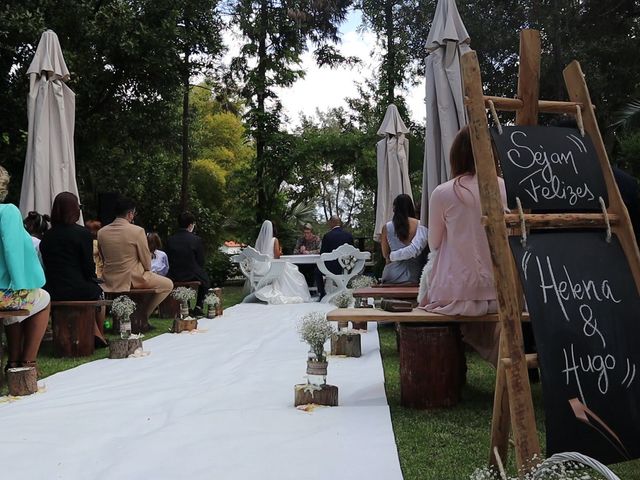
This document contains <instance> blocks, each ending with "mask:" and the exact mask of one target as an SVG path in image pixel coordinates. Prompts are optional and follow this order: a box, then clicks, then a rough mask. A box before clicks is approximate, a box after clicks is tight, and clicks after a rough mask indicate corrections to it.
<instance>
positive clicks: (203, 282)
mask: <svg viewBox="0 0 640 480" xmlns="http://www.w3.org/2000/svg"><path fill="white" fill-rule="evenodd" d="M178 226H179V227H180V229H179V230H178V231H177V232H176V233H174V234H173V235H172V236H170V237H169V239H168V240H167V257H169V273H168V274H167V276H168V277H169V278H170V279H171V280H173V281H174V282H193V281H198V282H200V288H198V299H197V301H196V304H197V305H198V306H199V307H201V308H202V301H203V300H204V295H205V293H206V292H207V290H208V289H209V286H210V282H209V275H207V272H206V271H205V269H204V248H203V246H202V239H201V238H200V237H199V236H197V235H196V234H195V233H193V229H194V227H195V226H196V220H195V217H194V216H193V215H192V214H191V213H189V212H183V213H181V214H180V215H178Z"/></svg>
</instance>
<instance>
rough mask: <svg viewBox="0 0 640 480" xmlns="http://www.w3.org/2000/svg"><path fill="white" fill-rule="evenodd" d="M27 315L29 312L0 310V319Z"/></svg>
mask: <svg viewBox="0 0 640 480" xmlns="http://www.w3.org/2000/svg"><path fill="white" fill-rule="evenodd" d="M25 315H29V310H0V318H7V317H24V316H25Z"/></svg>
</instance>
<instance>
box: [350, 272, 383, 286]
mask: <svg viewBox="0 0 640 480" xmlns="http://www.w3.org/2000/svg"><path fill="white" fill-rule="evenodd" d="M377 284H378V281H377V280H376V279H375V278H373V277H370V276H369V275H356V276H355V277H353V278H352V279H351V281H350V282H349V288H353V289H356V288H369V287H372V286H374V285H377Z"/></svg>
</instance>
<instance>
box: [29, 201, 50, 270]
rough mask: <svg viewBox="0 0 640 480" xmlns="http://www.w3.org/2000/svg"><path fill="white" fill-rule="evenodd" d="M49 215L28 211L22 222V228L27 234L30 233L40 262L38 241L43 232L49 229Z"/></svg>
mask: <svg viewBox="0 0 640 480" xmlns="http://www.w3.org/2000/svg"><path fill="white" fill-rule="evenodd" d="M49 222H50V219H49V215H40V214H39V213H38V212H29V213H28V214H27V218H25V219H24V221H23V222H22V223H23V224H24V228H25V229H26V230H27V232H28V233H29V235H31V241H32V242H33V246H34V248H35V249H36V253H37V254H38V258H40V261H41V262H42V256H41V255H40V241H41V240H42V236H43V235H44V232H46V231H47V230H49Z"/></svg>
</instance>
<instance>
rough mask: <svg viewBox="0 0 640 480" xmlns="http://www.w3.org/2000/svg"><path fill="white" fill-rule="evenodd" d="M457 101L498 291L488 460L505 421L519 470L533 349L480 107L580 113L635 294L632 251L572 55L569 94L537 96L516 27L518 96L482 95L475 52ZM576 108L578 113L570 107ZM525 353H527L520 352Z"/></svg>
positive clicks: (550, 219)
mask: <svg viewBox="0 0 640 480" xmlns="http://www.w3.org/2000/svg"><path fill="white" fill-rule="evenodd" d="M461 64H462V73H463V82H464V90H465V103H466V106H467V113H468V117H469V128H470V133H471V139H472V145H473V152H474V156H475V161H476V171H477V176H478V184H479V187H480V201H481V206H482V215H483V223H484V225H485V229H486V233H487V238H488V241H489V247H490V250H491V258H492V261H493V267H494V276H495V282H496V291H497V298H498V317H499V321H500V323H501V325H502V333H501V338H500V361H499V362H498V366H497V374H496V389H495V397H494V407H493V419H492V428H491V453H490V463H491V464H493V465H495V464H496V463H497V460H496V458H495V455H494V448H495V449H497V451H498V452H499V454H500V457H501V458H502V459H503V460H504V459H506V456H507V453H508V441H509V427H511V429H512V431H513V441H514V444H515V453H516V464H517V466H518V469H519V470H520V471H521V472H523V471H525V470H528V469H529V468H530V467H531V466H532V463H533V461H534V457H535V456H536V455H539V454H540V444H539V441H538V433H537V428H536V424H535V417H534V410H533V401H532V398H531V386H530V384H529V379H528V374H527V362H529V364H535V363H536V362H537V358H536V357H535V356H525V353H524V349H523V341H522V331H521V324H520V323H521V314H522V287H521V284H520V281H519V277H518V273H517V270H516V266H515V263H514V260H513V257H512V254H511V251H510V247H509V242H508V236H509V230H508V229H509V228H518V227H519V226H520V221H521V219H520V217H519V215H518V214H505V213H504V211H503V207H502V203H501V200H500V192H499V189H498V182H497V178H496V161H495V159H494V155H493V151H492V146H491V138H490V134H489V129H488V125H487V114H486V108H487V107H488V106H489V105H490V104H491V103H492V104H493V105H494V106H495V108H496V110H501V111H515V112H516V124H518V125H537V123H538V114H539V113H556V114H560V113H565V114H573V115H578V113H579V114H580V115H578V116H581V118H582V122H583V124H584V130H585V131H586V132H587V133H588V134H589V135H590V137H591V139H592V141H593V143H594V145H595V149H596V152H597V155H598V160H599V162H600V166H601V168H602V175H603V177H604V180H605V184H606V187H607V194H608V199H609V207H608V208H607V216H608V218H609V222H610V224H611V228H612V231H613V233H615V234H617V236H618V238H619V240H620V243H621V245H622V248H623V250H624V253H625V256H626V257H627V261H628V264H629V266H630V268H631V272H632V274H633V277H634V280H635V282H636V286H637V287H638V292H639V294H640V253H639V252H638V247H637V245H636V242H635V236H634V233H633V230H632V228H631V222H630V219H629V215H628V213H627V209H626V207H625V206H624V203H623V202H622V198H621V196H620V192H619V190H618V187H617V185H616V183H615V180H614V177H613V173H612V171H611V167H610V164H609V160H608V158H607V153H606V150H605V147H604V144H603V142H602V137H601V136H600V131H599V129H598V124H597V122H596V118H595V115H594V107H593V105H592V103H591V98H590V96H589V91H588V89H587V85H586V83H585V80H584V76H583V74H582V70H581V68H580V64H579V63H578V62H577V61H573V62H572V63H571V64H570V65H569V66H568V67H567V68H565V70H564V79H565V84H566V87H567V92H568V94H569V98H570V99H571V101H569V102H562V101H545V100H539V98H538V93H539V78H540V33H539V32H538V31H536V30H523V31H522V32H521V34H520V67H519V78H518V95H517V97H516V98H500V97H490V96H485V95H483V90H482V80H481V77H480V67H479V65H478V59H477V56H476V53H475V52H473V51H472V52H469V53H467V54H465V55H464V56H463V57H462V60H461ZM578 110H579V112H578ZM524 218H525V223H526V225H527V227H529V228H531V229H536V228H568V227H573V228H575V227H581V226H600V227H603V228H605V226H606V219H605V215H604V213H602V214H599V213H590V214H578V213H575V214H553V215H552V214H525V215H524ZM527 357H529V358H527Z"/></svg>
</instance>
